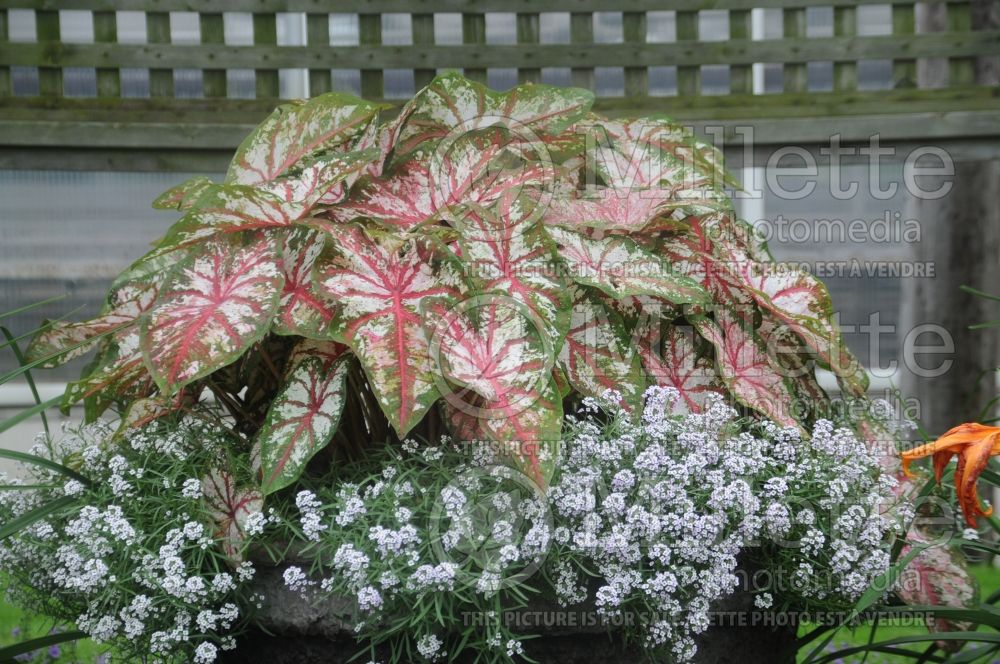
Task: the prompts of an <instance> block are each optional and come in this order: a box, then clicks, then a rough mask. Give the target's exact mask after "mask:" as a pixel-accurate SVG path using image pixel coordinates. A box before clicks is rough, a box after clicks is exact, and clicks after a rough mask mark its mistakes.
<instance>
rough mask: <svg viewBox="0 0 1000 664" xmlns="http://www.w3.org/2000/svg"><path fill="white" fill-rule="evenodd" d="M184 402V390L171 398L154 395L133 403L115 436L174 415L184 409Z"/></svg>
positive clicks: (185, 396) (185, 397)
mask: <svg viewBox="0 0 1000 664" xmlns="http://www.w3.org/2000/svg"><path fill="white" fill-rule="evenodd" d="M186 400H187V394H186V392H185V390H181V391H180V392H178V393H177V394H175V395H172V396H166V395H162V394H156V395H154V396H151V397H145V398H142V399H137V400H136V401H133V402H132V403H131V404H130V405H129V407H128V409H127V410H126V411H125V414H124V415H122V419H121V423H120V424H119V426H118V431H116V432H115V436H121V435H122V434H123V433H125V432H126V431H128V430H129V429H138V428H140V427H143V426H146V425H147V424H149V423H150V422H153V421H155V420H158V419H160V418H161V417H166V416H167V415H170V414H172V413H176V412H177V411H179V410H181V409H182V408H184V404H185V401H186Z"/></svg>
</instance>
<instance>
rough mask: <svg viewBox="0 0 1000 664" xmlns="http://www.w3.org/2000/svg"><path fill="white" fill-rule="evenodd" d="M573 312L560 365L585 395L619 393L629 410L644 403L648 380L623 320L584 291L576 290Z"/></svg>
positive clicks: (573, 383) (578, 390) (571, 381)
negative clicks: (644, 392)
mask: <svg viewBox="0 0 1000 664" xmlns="http://www.w3.org/2000/svg"><path fill="white" fill-rule="evenodd" d="M573 298H574V299H573V313H572V319H571V322H570V327H569V331H568V332H567V334H566V340H565V342H564V343H563V346H562V349H561V350H560V352H559V363H560V365H561V367H562V369H563V370H564V371H565V373H566V376H567V377H568V379H569V383H570V385H572V387H573V388H574V389H576V391H577V392H579V393H580V394H582V395H584V396H591V397H598V398H600V397H602V396H603V395H604V393H605V392H607V391H608V390H614V391H615V392H618V393H619V394H620V395H621V397H622V402H623V404H624V405H625V407H626V408H628V409H630V410H631V409H634V408H637V407H639V406H640V405H641V404H642V394H643V390H644V388H645V378H644V377H643V375H642V366H641V365H640V362H639V356H638V354H637V353H636V349H635V348H633V347H632V344H631V343H630V342H631V340H630V339H629V336H628V334H627V333H626V332H625V326H624V323H623V322H622V320H621V319H620V318H619V317H618V315H617V314H615V313H614V312H612V311H609V310H608V309H607V308H606V307H605V306H604V305H603V303H602V302H601V301H600V300H599V299H598V298H596V297H594V296H593V295H591V294H590V293H588V292H587V291H585V290H584V289H583V288H579V287H577V288H574V289H573Z"/></svg>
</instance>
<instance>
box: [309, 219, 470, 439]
mask: <svg viewBox="0 0 1000 664" xmlns="http://www.w3.org/2000/svg"><path fill="white" fill-rule="evenodd" d="M316 272H317V274H316V278H317V280H318V284H319V286H320V289H321V290H322V291H323V292H324V293H326V294H327V295H328V296H329V297H331V298H332V299H333V300H334V301H335V302H336V303H337V315H336V317H335V318H334V324H333V327H332V330H333V332H334V334H335V335H337V336H338V337H339V338H340V339H342V340H343V341H344V342H345V343H346V344H347V345H348V346H350V348H351V350H352V351H353V352H354V354H355V355H356V356H357V357H358V359H359V360H360V361H361V366H362V367H363V368H364V370H365V374H366V375H367V377H368V382H369V384H370V385H371V386H372V390H373V391H374V393H375V396H376V398H378V401H379V405H380V406H381V407H382V410H383V412H384V413H385V415H386V417H387V418H388V419H389V422H390V423H391V424H392V426H393V428H395V430H396V432H397V434H399V435H400V436H404V435H406V433H407V432H408V431H409V430H410V429H411V428H413V426H414V425H415V424H416V423H417V422H419V421H420V419H421V418H422V417H423V415H424V413H425V412H426V411H427V409H428V408H430V406H431V405H432V404H433V403H434V402H435V401H436V400H437V398H438V391H437V387H436V386H435V382H434V376H435V370H434V367H433V366H432V364H431V359H430V355H429V354H428V348H429V346H428V340H427V335H426V333H425V332H424V329H423V327H422V326H421V323H420V313H419V311H420V303H421V301H422V300H424V299H425V298H428V297H436V296H442V297H450V296H453V295H454V294H455V290H454V288H453V287H452V286H449V285H446V284H445V283H444V282H443V281H442V280H441V278H440V277H439V276H438V274H437V273H436V272H435V269H434V262H433V261H432V260H431V256H430V253H429V250H428V248H427V246H426V244H425V243H423V242H419V241H417V240H413V239H403V238H399V237H396V236H392V235H387V234H378V235H377V236H372V235H369V234H368V233H367V232H366V231H365V230H363V229H362V228H361V227H359V226H354V225H349V226H344V227H342V228H341V229H340V230H339V232H338V234H337V235H336V236H332V235H331V236H330V237H328V238H327V250H326V252H325V253H324V255H323V256H322V257H321V258H320V261H319V263H318V264H317V266H316Z"/></svg>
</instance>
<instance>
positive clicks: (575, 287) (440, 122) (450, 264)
mask: <svg viewBox="0 0 1000 664" xmlns="http://www.w3.org/2000/svg"><path fill="white" fill-rule="evenodd" d="M592 103H593V95H592V94H591V93H589V92H587V91H584V90H577V89H569V88H554V87H549V86H544V85H524V86H518V87H516V88H513V89H512V90H510V91H509V92H505V93H499V92H493V91H490V90H488V89H486V88H485V87H483V86H481V85H479V84H477V83H474V82H471V81H469V80H467V79H465V78H463V77H462V76H460V75H458V74H454V73H449V74H444V75H442V76H439V77H438V78H436V79H435V80H434V81H433V82H432V83H431V84H430V85H428V86H427V87H426V88H424V89H423V90H421V91H420V92H418V93H417V94H416V95H415V96H414V98H413V99H412V100H410V101H409V102H407V103H406V104H405V105H403V106H402V108H400V109H398V112H395V114H392V113H390V112H388V111H389V109H388V108H387V107H385V106H383V105H380V104H374V103H369V102H366V101H364V100H361V99H357V98H355V97H351V96H349V95H344V94H326V95H321V96H318V97H315V98H313V99H310V100H308V101H303V102H295V103H290V104H286V105H283V106H281V107H279V108H278V109H277V110H275V111H274V112H273V113H272V114H271V115H270V116H269V117H268V118H267V119H266V120H265V121H264V122H263V123H262V124H261V125H260V126H259V127H258V128H257V129H255V130H254V131H253V132H252V133H251V134H250V136H248V137H247V138H246V140H244V141H243V143H242V144H241V145H240V147H239V148H238V150H237V152H236V155H235V157H234V158H233V161H232V163H231V165H230V167H229V170H228V172H227V174H226V177H225V180H224V182H222V183H216V182H213V181H211V180H209V179H207V178H202V177H197V178H193V179H191V180H188V181H187V182H184V183H183V184H181V185H179V186H177V187H175V188H173V189H171V190H169V191H167V192H166V193H164V194H163V195H162V196H160V197H159V198H158V199H157V200H156V201H155V203H154V205H155V206H156V207H158V208H162V209H171V210H177V211H179V212H180V213H181V214H182V216H181V218H180V219H179V220H178V221H177V222H176V223H175V224H174V225H173V226H171V227H170V229H169V230H168V231H167V233H166V234H165V236H164V237H163V238H162V239H161V240H159V241H158V242H157V243H156V245H155V246H154V247H153V249H152V250H151V251H150V252H149V253H147V254H146V255H145V256H143V257H142V258H140V259H139V260H137V261H136V262H135V263H133V264H132V265H131V266H130V267H128V268H127V269H126V270H125V271H124V272H123V273H122V274H120V275H119V276H118V277H117V279H115V281H114V283H113V284H112V286H111V289H110V291H109V293H108V296H107V300H106V302H105V304H104V307H103V309H102V311H101V313H100V315H99V316H98V317H96V318H94V319H91V320H88V321H85V322H79V323H72V322H64V321H55V322H50V323H47V324H46V326H45V328H44V329H43V331H42V332H41V333H40V334H39V335H37V336H36V337H35V338H34V340H33V341H32V343H31V346H30V347H29V349H28V361H29V362H31V363H33V364H34V365H35V366H47V367H50V366H55V365H57V364H60V363H62V362H66V361H68V360H70V359H73V358H76V357H79V356H81V355H83V354H85V353H88V352H93V354H94V355H93V359H92V360H91V361H90V363H89V364H88V365H87V367H86V369H85V370H84V372H83V375H82V376H81V378H80V379H79V380H78V381H75V382H73V383H71V384H70V386H69V387H68V389H67V391H66V394H65V398H64V406H65V407H67V408H68V407H70V406H72V405H73V404H77V403H78V402H82V403H83V406H84V409H85V413H86V418H87V421H88V422H89V424H87V425H86V426H85V427H84V428H83V429H82V430H80V432H78V433H76V434H73V435H71V436H69V438H68V439H67V440H68V441H70V442H69V443H66V442H65V441H64V443H63V446H62V447H59V448H57V449H54V450H53V451H52V452H51V454H50V457H49V458H50V459H51V460H53V461H55V462H58V463H59V464H61V466H60V467H61V468H70V469H75V470H74V471H73V472H77V471H78V472H79V473H81V474H82V475H81V477H85V478H86V479H87V482H86V483H81V486H82V489H81V487H80V486H77V485H75V484H70V485H65V483H64V482H54V477H50V476H48V475H47V474H46V471H45V470H44V469H43V470H39V469H38V468H33V472H36V473H41V475H39V476H38V477H36V479H37V480H38V483H39V484H41V485H45V486H44V487H43V488H39V489H34V490H27V489H26V490H24V491H18V492H11V493H6V494H0V497H2V498H3V501H2V505H0V509H2V510H3V511H4V515H5V517H10V518H24V519H28V520H29V521H31V523H32V524H33V525H31V528H30V529H29V530H26V531H24V532H23V533H22V534H20V535H18V536H17V538H16V543H15V544H12V545H10V546H7V545H5V548H4V549H2V554H0V555H2V558H0V562H2V563H3V566H4V567H5V568H6V569H8V570H10V574H11V575H12V578H14V579H15V580H16V581H17V583H16V584H15V589H14V591H13V592H14V593H15V595H16V597H17V599H18V601H22V602H24V603H26V604H27V605H28V606H31V607H34V608H36V609H37V610H39V611H43V612H45V613H47V614H49V615H54V616H57V617H59V618H61V619H64V620H67V621H70V622H76V623H77V624H78V625H80V627H81V628H82V629H84V630H86V631H87V632H89V633H91V634H92V635H94V636H95V638H98V639H102V640H109V641H112V642H114V643H116V644H119V645H120V646H121V647H122V648H123V649H124V652H133V653H139V652H144V653H145V656H146V657H152V658H153V659H163V660H169V659H171V658H173V659H176V660H179V661H196V662H199V663H201V662H209V661H212V660H214V659H215V657H216V655H217V654H218V653H219V652H220V650H221V649H222V648H226V647H230V646H232V640H231V638H230V637H231V636H232V635H233V634H234V633H235V630H237V629H238V628H239V626H240V625H241V624H243V621H244V620H246V619H247V617H248V615H249V613H252V609H253V608H255V606H256V604H258V603H260V602H261V601H262V600H259V599H252V598H250V597H249V595H248V594H247V593H248V592H250V591H247V590H246V589H245V588H244V584H246V583H252V582H251V579H250V577H251V576H252V575H251V570H252V566H251V565H250V564H249V563H248V562H247V560H246V557H247V555H248V552H249V551H256V552H257V554H258V555H259V554H260V553H261V552H262V551H263V552H265V553H266V552H269V553H271V554H272V557H277V558H280V557H281V556H280V552H281V551H285V550H286V549H285V548H283V547H285V546H288V545H290V544H292V543H295V544H296V545H297V546H298V545H301V546H302V547H305V551H307V552H308V553H309V556H310V560H311V562H310V563H309V564H308V565H303V566H299V567H289V568H288V570H287V572H286V578H285V580H286V582H287V584H288V585H289V587H291V588H293V589H295V590H298V591H300V592H302V593H304V594H305V595H307V597H309V598H313V599H315V598H317V597H322V596H324V595H337V596H341V597H345V596H346V597H348V598H350V599H351V601H352V602H354V603H355V604H356V608H357V616H356V617H357V622H356V630H357V631H356V633H357V634H358V635H359V636H362V637H364V638H366V639H367V641H366V643H368V644H371V645H372V647H373V648H374V647H375V646H377V645H379V644H382V643H385V642H391V650H390V651H391V652H394V653H396V654H397V655H398V656H397V658H396V661H417V660H419V659H420V658H424V659H427V660H436V659H451V658H454V657H457V656H458V655H460V654H461V653H462V652H463V651H465V650H466V649H467V648H480V649H481V651H482V652H484V653H487V656H488V658H490V659H491V661H507V660H510V659H512V658H517V657H519V656H520V654H521V653H522V650H523V646H522V641H523V640H524V637H525V635H524V634H522V633H518V632H515V631H512V630H511V629H510V628H509V627H508V626H506V625H505V624H504V623H503V621H501V620H499V619H498V616H500V615H501V614H502V613H503V612H504V611H507V610H510V609H511V608H516V607H518V606H523V605H524V604H525V603H527V602H529V601H532V598H536V599H537V598H538V597H543V598H545V599H546V601H556V602H558V603H561V604H564V605H566V606H575V605H578V604H580V603H581V602H590V603H592V604H594V606H595V607H596V611H597V612H598V613H599V614H600V615H601V616H602V617H603V618H606V619H609V620H610V619H613V618H614V617H615V616H619V615H621V614H622V613H623V612H632V613H635V614H636V615H641V616H642V617H643V619H642V620H640V621H639V622H638V623H635V625H634V629H633V628H630V630H627V631H628V633H629V635H630V636H631V637H634V638H635V639H636V640H637V641H638V642H639V643H641V644H643V645H644V646H646V647H648V648H650V649H653V650H656V651H657V652H663V653H666V654H665V656H666V657H667V658H669V659H676V660H678V661H680V660H684V659H687V658H689V657H690V656H691V655H692V653H693V651H694V641H693V637H694V635H696V634H698V633H700V632H702V631H704V629H705V627H706V626H707V615H708V614H707V612H708V610H709V606H710V604H711V603H712V601H713V600H715V599H718V598H722V597H725V596H727V595H729V594H730V593H732V592H733V591H734V590H735V588H736V586H737V585H738V583H737V581H738V578H737V562H738V560H743V556H744V554H745V553H746V552H748V551H751V550H758V549H760V551H757V553H756V554H754V555H756V556H757V557H758V558H759V559H760V564H762V565H765V566H766V567H767V569H769V570H772V571H774V570H783V571H784V572H786V573H787V578H788V579H799V580H803V579H804V577H807V576H810V575H811V576H812V578H813V579H814V580H815V578H817V577H821V578H825V579H827V580H826V581H824V582H823V583H822V584H820V587H819V589H816V588H809V587H806V586H802V585H801V584H798V585H794V586H789V587H788V588H785V589H781V591H780V593H779V592H776V593H774V594H772V595H766V594H764V593H761V594H760V596H759V597H758V601H759V603H760V606H762V607H764V606H770V605H771V604H772V603H775V605H776V606H778V605H780V604H781V603H788V604H790V605H792V604H794V605H809V603H810V602H819V603H821V604H823V605H824V606H847V605H849V604H850V603H851V602H852V601H853V600H854V599H856V598H857V597H858V596H859V594H860V593H861V592H862V590H863V589H864V588H865V587H866V584H868V583H870V582H871V580H872V579H873V578H875V577H876V576H877V575H878V574H879V573H880V572H883V571H885V569H886V565H887V564H888V561H889V558H888V553H887V548H886V547H887V546H888V542H889V541H890V540H891V539H892V537H893V536H895V535H898V534H899V529H898V524H897V523H896V521H894V520H893V518H890V517H889V515H888V514H887V512H886V511H885V510H886V509H887V508H886V505H888V504H891V503H893V502H894V499H893V498H892V496H891V495H890V487H889V484H890V483H891V482H892V480H891V479H888V477H889V476H890V475H891V474H892V473H891V472H889V473H886V472H884V471H882V470H880V468H879V466H878V464H877V463H876V462H875V461H873V459H875V457H874V456H873V454H874V453H873V452H868V451H867V450H866V449H865V445H864V444H862V443H860V442H858V440H857V439H856V438H854V437H853V435H852V434H851V433H850V432H849V431H848V430H846V429H835V428H834V426H833V425H831V424H830V423H829V422H828V421H827V420H825V419H823V418H824V416H825V415H826V413H827V412H828V411H829V410H830V406H831V404H830V400H829V399H828V397H827V395H826V394H825V393H824V391H823V389H822V388H821V387H820V385H819V383H818V381H817V378H816V371H817V369H820V368H822V369H827V370H830V371H832V372H833V374H834V375H835V376H836V378H837V381H838V383H839V384H840V387H841V390H842V392H843V393H844V394H845V395H846V396H847V397H849V398H857V399H860V400H862V401H863V400H864V393H865V390H866V387H867V386H866V378H865V372H864V371H863V369H862V367H861V366H860V365H859V364H858V362H857V361H856V360H855V359H854V358H853V357H852V356H851V355H850V353H849V352H848V351H847V350H846V348H845V346H844V344H843V342H842V340H841V338H840V334H839V330H838V328H837V326H836V324H835V321H834V319H833V315H832V306H831V303H830V301H829V296H828V293H827V291H826V289H825V287H824V286H823V285H822V283H821V282H819V281H818V280H817V279H815V278H814V277H812V276H811V275H809V274H806V273H804V272H800V271H790V270H786V269H779V266H778V265H776V264H775V263H774V262H773V260H772V259H771V257H770V255H769V254H768V252H767V249H766V247H765V246H763V245H762V244H761V243H760V242H758V241H757V239H756V238H755V236H754V234H753V233H752V232H751V229H750V228H749V226H748V225H746V224H745V223H743V222H742V221H740V220H738V219H737V217H736V216H735V214H734V211H733V208H732V204H731V201H730V200H729V198H728V196H727V194H726V188H727V187H729V186H730V185H731V184H732V183H730V182H729V181H728V180H727V179H726V176H725V173H724V170H723V168H722V159H721V155H720V154H719V153H718V151H716V150H715V149H714V148H713V147H712V146H710V145H707V144H704V143H701V142H699V141H698V140H696V139H695V138H694V137H693V136H691V135H690V134H689V133H688V132H687V131H686V130H684V129H683V128H682V127H680V126H678V125H677V124H675V123H673V122H672V121H670V120H668V119H666V118H664V117H648V118H641V119H634V120H627V119H614V120H609V119H606V118H603V117H600V116H598V115H597V114H595V113H593V112H592V111H591V105H592ZM109 410H110V411H111V412H114V413H116V414H117V415H119V416H120V421H119V422H118V423H117V424H116V425H115V426H114V427H113V428H109V425H106V424H103V423H102V420H101V417H102V416H103V415H105V414H106V413H107V412H108V411H109ZM850 424H852V425H854V424H860V425H861V426H862V428H864V429H865V430H867V431H871V430H874V429H875V428H877V427H879V426H880V425H879V423H878V422H877V421H875V420H873V419H871V418H867V419H866V418H862V421H861V422H851V423H850ZM838 426H839V423H838ZM80 441H83V442H80ZM413 441H421V442H420V443H419V444H418V443H415V442H413ZM472 441H478V443H479V444H478V445H476V446H472V445H471V444H470V443H471V442H472ZM67 444H68V445H69V447H66V445H67ZM94 459H99V461H94ZM882 463H883V466H885V467H886V468H887V467H888V466H886V464H885V460H884V459H882ZM43 468H44V467H43ZM50 484H58V486H48V485H50ZM894 491H895V494H902V493H903V492H902V491H901V490H900V489H898V488H896V489H895V490H894ZM62 498H65V499H67V500H68V501H69V503H72V506H69V507H67V509H66V510H65V511H56V512H53V513H52V514H45V515H39V514H38V513H33V512H32V511H31V510H32V506H33V505H39V504H42V502H40V501H43V499H56V500H58V499H62ZM793 498H801V499H803V500H805V501H807V502H808V503H809V505H810V507H808V508H802V507H800V506H797V505H791V504H786V503H788V502H789V501H790V500H791V499H793ZM845 501H849V502H851V504H852V505H854V506H855V509H853V511H851V510H848V511H847V512H844V514H840V513H838V510H839V508H840V506H841V505H843V504H844V503H845ZM69 503H67V505H69ZM507 514H509V515H511V518H506V517H505V516H504V515H507ZM43 517H44V518H43ZM484 528H486V532H484V531H483V529H484ZM782 538H787V539H789V540H794V541H796V542H799V541H800V542H801V543H802V546H799V547H777V548H775V547H774V546H772V545H766V546H763V547H760V546H757V545H758V544H759V543H760V542H762V541H767V542H772V543H773V542H774V541H776V540H780V539H782ZM251 544H253V545H254V546H251ZM761 551H767V552H769V553H768V554H767V555H766V556H764V554H763V553H761ZM43 559H45V560H44V562H40V561H42V560H43ZM271 562H274V561H273V560H272V561H271ZM36 563H37V564H36ZM150 571H153V572H155V578H150V576H149V573H150ZM199 579H200V581H199ZM218 579H221V580H218ZM66 584H70V586H67V585H66ZM73 584H76V585H73ZM140 598H145V599H140ZM147 600H148V602H149V603H150V605H149V606H148V607H147V606H146V605H145V604H144V602H146V601H147ZM135 602H138V603H139V604H136V605H135V606H133V604H134V603H135ZM469 611H472V612H476V613H477V615H481V616H488V617H489V616H492V617H491V618H489V619H486V620H485V622H483V623H481V625H482V626H481V627H479V628H476V629H472V628H469V627H468V625H465V624H464V623H462V622H461V621H462V616H463V614H464V613H467V612H469ZM130 649H131V650H130ZM401 649H402V650H401ZM404 652H405V655H400V654H399V653H404Z"/></svg>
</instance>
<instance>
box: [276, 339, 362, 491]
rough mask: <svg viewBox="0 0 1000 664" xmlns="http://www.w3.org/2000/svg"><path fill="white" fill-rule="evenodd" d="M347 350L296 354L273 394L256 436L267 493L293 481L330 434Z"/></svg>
mask: <svg viewBox="0 0 1000 664" xmlns="http://www.w3.org/2000/svg"><path fill="white" fill-rule="evenodd" d="M350 360H351V358H350V356H349V355H342V356H341V357H339V358H337V359H335V360H333V361H332V362H331V361H328V360H327V359H325V358H324V357H322V356H319V355H315V356H311V357H304V358H302V359H300V360H299V361H298V362H297V363H296V364H295V365H294V366H293V367H292V368H291V370H290V373H289V376H288V379H287V382H286V383H285V385H284V387H282V388H281V392H279V393H278V395H277V396H276V397H275V398H274V401H273V402H272V403H271V407H270V408H269V409H268V411H267V418H266V419H265V420H264V426H263V427H262V428H261V430H260V433H258V435H257V439H258V440H259V441H260V449H261V469H262V472H263V481H262V482H261V488H262V490H263V491H264V494H265V495H266V494H269V493H273V492H275V491H277V490H278V489H282V488H284V487H286V486H288V485H289V484H292V483H293V482H295V480H297V479H298V478H299V475H301V474H302V471H303V470H304V469H305V467H306V464H307V463H308V462H309V460H310V459H311V458H312V457H313V456H314V455H315V454H316V453H317V452H319V451H320V450H321V449H323V448H324V447H326V445H327V444H328V443H329V442H330V440H331V439H332V438H333V434H334V432H335V431H336V429H337V424H338V423H339V422H340V415H341V413H342V412H343V409H344V402H345V397H346V394H345V389H346V386H347V372H348V369H349V368H350Z"/></svg>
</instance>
